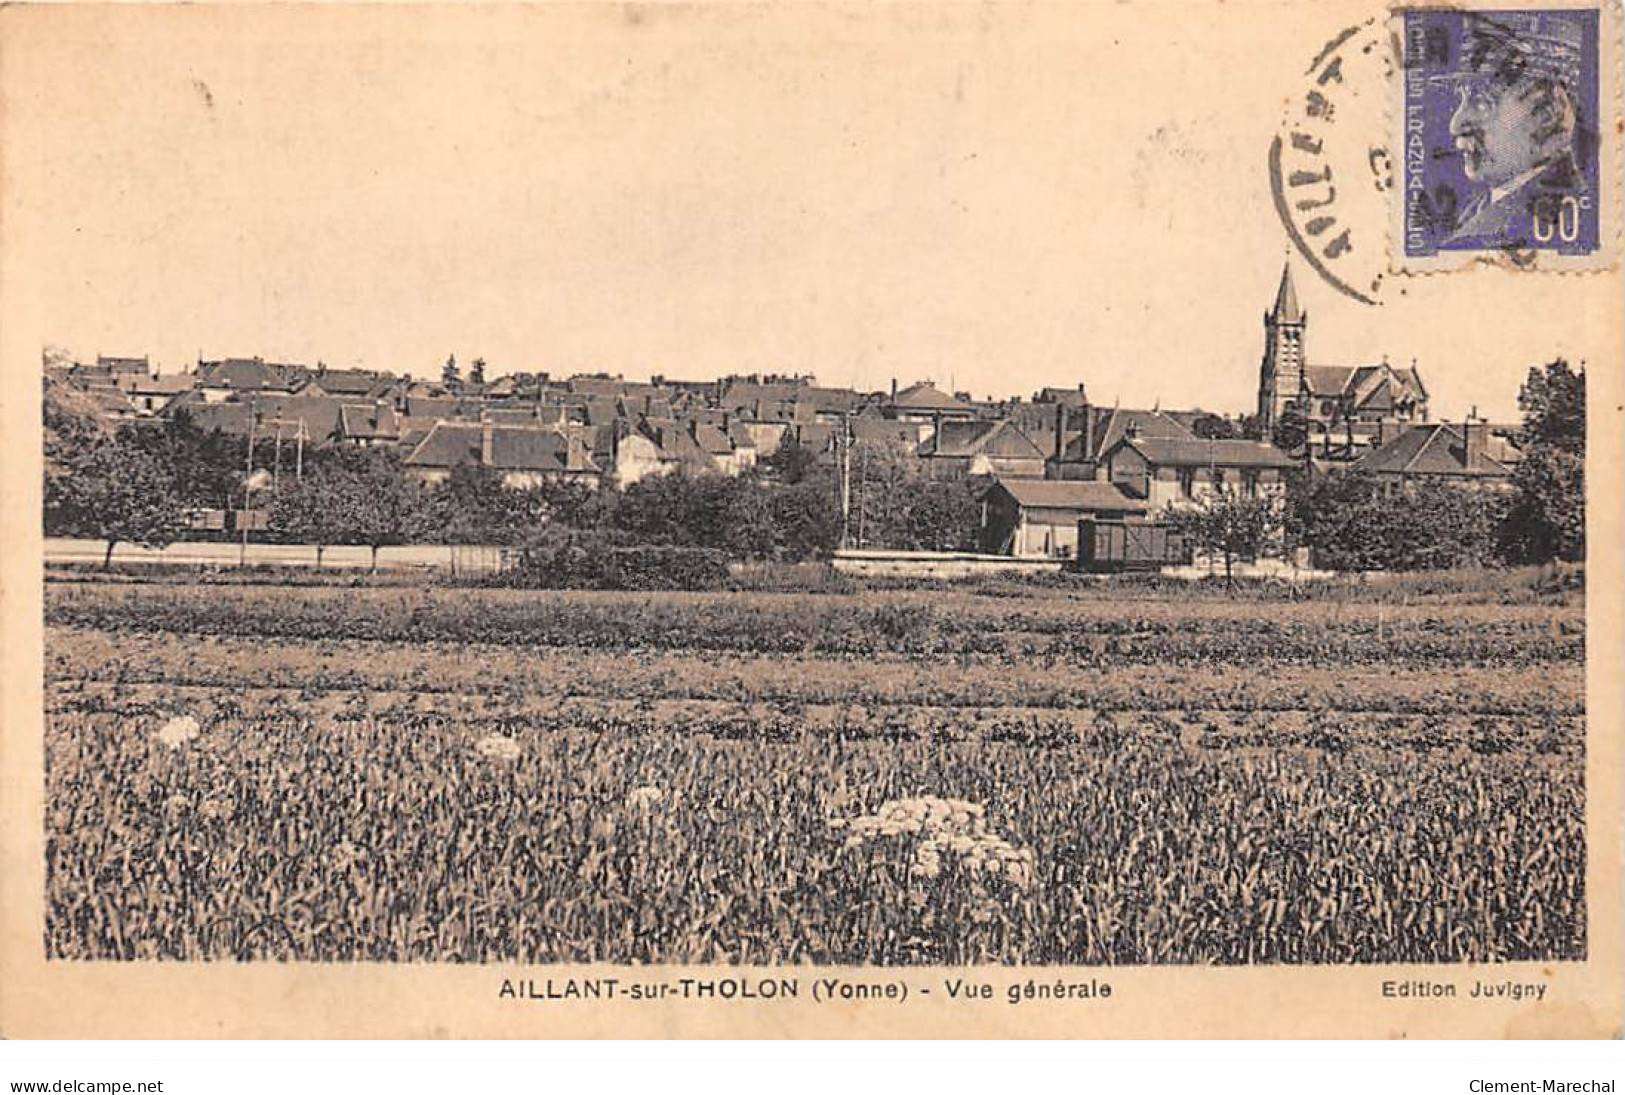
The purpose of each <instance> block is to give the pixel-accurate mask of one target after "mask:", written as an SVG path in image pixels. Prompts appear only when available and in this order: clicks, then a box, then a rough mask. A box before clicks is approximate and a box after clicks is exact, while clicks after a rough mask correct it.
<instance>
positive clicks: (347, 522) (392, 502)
mask: <svg viewBox="0 0 1625 1095" xmlns="http://www.w3.org/2000/svg"><path fill="white" fill-rule="evenodd" d="M333 474H334V475H335V476H336V478H337V482H336V492H335V497H334V505H335V507H336V508H337V509H338V511H339V512H340V513H341V514H342V515H343V517H344V521H343V538H344V542H346V543H352V544H365V545H367V547H369V548H371V549H372V569H373V570H377V569H378V549H379V548H381V547H385V546H387V545H390V544H400V543H405V542H406V539H407V536H408V534H409V533H410V531H411V529H412V522H413V519H414V516H413V515H414V514H415V512H416V511H417V509H418V507H419V500H420V497H421V491H420V490H419V489H418V487H417V485H416V484H415V483H413V482H412V481H411V480H409V479H408V478H407V477H406V474H405V470H404V469H403V468H402V467H401V461H400V457H399V456H398V455H396V454H395V453H394V452H391V451H389V450H387V449H364V450H361V451H359V452H354V453H350V452H346V453H345V454H344V457H343V458H342V459H340V460H337V461H335V462H334V468H333Z"/></svg>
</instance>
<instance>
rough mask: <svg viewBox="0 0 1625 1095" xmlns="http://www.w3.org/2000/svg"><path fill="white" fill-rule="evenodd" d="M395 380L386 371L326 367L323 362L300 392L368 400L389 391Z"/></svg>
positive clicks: (391, 390)
mask: <svg viewBox="0 0 1625 1095" xmlns="http://www.w3.org/2000/svg"><path fill="white" fill-rule="evenodd" d="M398 383H399V382H398V381H397V380H396V379H395V378H394V377H393V376H390V375H389V374H387V373H375V372H369V371H367V370H365V369H329V368H328V367H327V366H325V365H317V366H316V369H315V371H314V372H311V373H309V374H308V375H307V378H306V380H305V383H304V386H303V387H301V388H300V389H299V394H300V395H309V396H317V395H330V396H333V397H334V398H337V399H344V400H347V401H350V402H357V403H360V402H368V403H370V402H372V401H373V400H375V399H381V398H383V397H384V396H385V395H386V394H392V393H393V391H394V389H395V388H396V387H397V386H398Z"/></svg>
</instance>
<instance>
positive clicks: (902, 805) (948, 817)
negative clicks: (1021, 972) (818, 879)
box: [830, 795, 1036, 887]
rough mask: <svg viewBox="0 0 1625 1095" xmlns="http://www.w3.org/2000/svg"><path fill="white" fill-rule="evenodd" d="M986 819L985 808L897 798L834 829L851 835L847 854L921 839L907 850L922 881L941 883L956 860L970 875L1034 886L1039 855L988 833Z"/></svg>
mask: <svg viewBox="0 0 1625 1095" xmlns="http://www.w3.org/2000/svg"><path fill="white" fill-rule="evenodd" d="M986 816H987V810H986V807H984V806H983V805H982V804H981V803H977V802H967V801H965V800H964V799H949V798H939V797H937V796H934V795H921V796H918V797H915V798H904V799H893V800H891V801H889V802H886V803H884V804H882V805H881V806H880V808H879V809H877V810H876V811H875V812H874V813H873V814H869V815H865V816H863V817H855V818H832V819H830V826H831V827H832V828H835V829H845V830H846V832H847V837H846V841H845V844H844V847H845V848H846V849H847V850H848V851H850V850H854V849H857V848H861V847H863V846H864V845H866V844H879V843H882V842H886V841H890V840H894V839H896V838H910V837H912V838H917V842H911V843H910V844H909V845H907V846H909V847H911V848H912V852H913V855H912V864H911V867H912V873H913V874H914V875H916V876H918V877H920V878H936V877H937V876H938V875H939V874H940V873H941V871H942V866H943V860H944V859H945V858H947V857H950V856H951V857H953V859H954V860H955V862H957V863H958V865H959V868H960V870H962V871H965V872H967V873H970V874H977V875H985V876H991V875H1002V876H1003V877H1004V878H1005V879H1007V880H1008V881H1009V882H1010V883H1011V884H1012V885H1015V886H1020V887H1024V886H1028V885H1030V884H1031V881H1032V877H1033V868H1034V865H1035V862H1036V856H1034V854H1033V853H1032V851H1031V850H1029V849H1026V848H1018V847H1016V846H1015V845H1013V844H1011V843H1010V842H1009V841H1007V840H1005V839H1004V838H1003V837H1001V836H999V835H998V834H996V833H993V832H990V831H988V828H987V822H986V820H985V818H986Z"/></svg>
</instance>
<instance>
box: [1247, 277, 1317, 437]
mask: <svg viewBox="0 0 1625 1095" xmlns="http://www.w3.org/2000/svg"><path fill="white" fill-rule="evenodd" d="M1308 323H1309V316H1308V313H1306V312H1304V311H1303V309H1301V308H1299V307H1298V291H1297V289H1296V288H1295V287H1294V286H1293V284H1292V264H1291V263H1287V264H1285V265H1283V266H1282V267H1281V286H1280V288H1278V289H1277V290H1276V291H1275V306H1274V307H1273V308H1271V309H1270V310H1269V311H1268V312H1266V313H1264V361H1263V363H1262V364H1261V365H1260V366H1259V370H1258V421H1259V426H1260V428H1261V430H1262V432H1263V435H1264V436H1265V437H1266V438H1267V437H1269V435H1270V433H1271V431H1273V430H1274V429H1275V424H1276V422H1277V421H1279V420H1280V416H1281V410H1282V408H1283V407H1284V406H1285V405H1286V404H1287V403H1288V402H1290V401H1291V400H1293V399H1295V398H1296V397H1297V395H1298V393H1299V392H1300V391H1301V390H1302V389H1303V384H1304V378H1303V366H1304V353H1303V334H1304V328H1305V327H1306V326H1308Z"/></svg>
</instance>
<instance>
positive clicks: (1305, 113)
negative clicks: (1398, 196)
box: [1269, 17, 1396, 304]
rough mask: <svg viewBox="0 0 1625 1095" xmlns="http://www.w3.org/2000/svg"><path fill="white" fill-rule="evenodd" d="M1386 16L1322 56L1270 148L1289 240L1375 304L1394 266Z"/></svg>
mask: <svg viewBox="0 0 1625 1095" xmlns="http://www.w3.org/2000/svg"><path fill="white" fill-rule="evenodd" d="M1395 55H1396V54H1395V51H1394V48H1393V45H1392V44H1391V42H1390V41H1389V38H1388V32H1387V29H1386V26H1385V23H1384V21H1383V20H1382V19H1380V18H1377V17H1372V18H1370V19H1366V20H1365V21H1363V22H1360V23H1355V24H1352V25H1350V26H1347V27H1344V28H1343V29H1342V30H1340V31H1338V32H1337V33H1336V34H1334V35H1333V36H1332V37H1331V38H1329V39H1328V40H1327V41H1326V43H1325V44H1324V45H1323V46H1322V47H1321V48H1320V50H1319V51H1318V52H1317V53H1316V54H1315V56H1314V59H1313V60H1312V61H1311V62H1310V64H1309V67H1308V69H1307V71H1306V76H1307V83H1306V85H1305V87H1304V89H1303V93H1302V94H1301V95H1299V96H1297V97H1295V98H1292V99H1290V100H1288V102H1287V106H1286V109H1285V111H1284V112H1283V118H1282V122H1281V127H1280V130H1279V131H1278V132H1277V133H1276V135H1275V137H1274V139H1273V140H1272V141H1271V142H1270V149H1269V181H1270V194H1271V197H1272V198H1273V200H1274V203H1275V210H1276V213H1277V214H1278V215H1279V216H1280V218H1281V224H1282V226H1283V227H1284V228H1285V229H1286V234H1287V238H1288V239H1289V240H1290V241H1291V243H1292V246H1293V247H1294V248H1295V249H1296V250H1297V251H1298V253H1299V254H1300V255H1301V256H1302V257H1303V260H1304V262H1305V263H1307V264H1308V266H1309V267H1310V269H1312V270H1314V272H1315V273H1316V274H1317V275H1319V277H1320V278H1321V280H1323V281H1325V282H1326V284H1328V285H1330V286H1331V287H1332V288H1334V289H1336V290H1337V291H1338V292H1340V293H1342V294H1343V295H1344V296H1347V297H1349V298H1351V299H1353V300H1357V301H1359V302H1361V303H1362V304H1377V303H1379V302H1380V299H1381V292H1382V285H1383V279H1384V277H1385V275H1386V273H1387V269H1388V255H1387V226H1388V220H1389V215H1388V194H1389V191H1390V190H1391V189H1392V188H1393V186H1394V176H1395V173H1394V163H1393V157H1392V155H1391V154H1390V153H1389V150H1388V143H1387V132H1388V125H1387V96H1388V82H1389V79H1390V77H1391V75H1392V72H1393V65H1394V57H1395Z"/></svg>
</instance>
